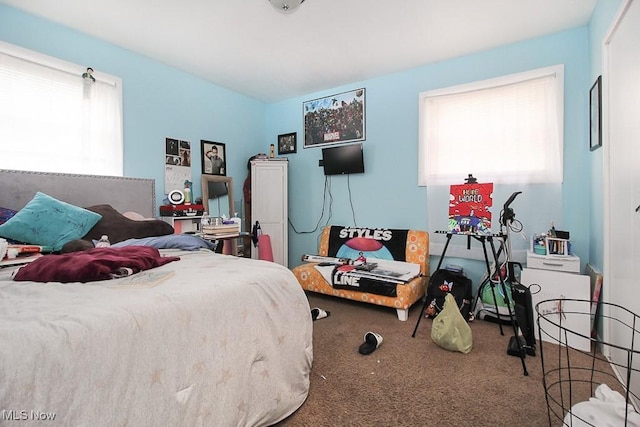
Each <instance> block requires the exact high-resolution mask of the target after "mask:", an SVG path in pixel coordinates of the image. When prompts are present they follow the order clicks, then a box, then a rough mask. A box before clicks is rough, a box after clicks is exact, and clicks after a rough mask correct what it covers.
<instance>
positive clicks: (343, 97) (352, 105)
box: [302, 88, 366, 148]
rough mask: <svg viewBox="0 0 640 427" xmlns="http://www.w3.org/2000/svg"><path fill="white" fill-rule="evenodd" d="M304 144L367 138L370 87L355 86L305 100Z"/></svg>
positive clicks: (336, 142)
mask: <svg viewBox="0 0 640 427" xmlns="http://www.w3.org/2000/svg"><path fill="white" fill-rule="evenodd" d="M302 115H303V122H304V148H311V147H319V146H323V145H328V144H338V143H346V142H355V141H364V140H365V139H366V123H365V122H366V90H365V88H359V89H354V90H351V91H348V92H342V93H337V94H335V95H331V96H325V97H323V98H317V99H312V100H310V101H305V102H303V103H302Z"/></svg>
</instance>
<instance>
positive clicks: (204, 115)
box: [0, 5, 266, 203]
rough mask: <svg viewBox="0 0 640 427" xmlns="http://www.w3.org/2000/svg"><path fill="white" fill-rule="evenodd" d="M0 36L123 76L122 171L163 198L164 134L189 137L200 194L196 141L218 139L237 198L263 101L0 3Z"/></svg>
mask: <svg viewBox="0 0 640 427" xmlns="http://www.w3.org/2000/svg"><path fill="white" fill-rule="evenodd" d="M0 40H3V41H6V42H8V43H12V44H15V45H19V46H22V47H24V48H27V49H31V50H34V51H37V52H41V53H44V54H46V55H50V56H54V57H57V58H61V59H64V60H66V61H70V62H74V63H77V64H86V65H87V66H91V67H93V68H94V69H95V70H96V71H102V72H105V73H109V74H113V75H115V76H118V77H121V78H122V80H123V96H124V156H125V175H126V176H136V177H145V178H154V179H156V193H157V199H158V203H160V202H161V200H162V198H163V196H164V166H163V165H164V139H165V138H166V137H170V138H177V139H182V140H187V141H191V145H192V169H191V171H192V180H193V181H194V195H195V196H196V197H197V196H200V195H201V194H202V193H201V186H200V176H201V162H200V159H201V153H200V140H201V139H205V140H210V141H217V142H223V143H225V144H226V154H227V168H228V171H227V175H228V176H232V177H234V178H235V179H234V184H235V188H234V192H235V195H234V198H235V199H236V200H239V199H240V198H241V197H242V192H241V189H242V182H243V180H244V178H245V176H246V160H247V158H248V157H249V156H251V155H252V154H253V153H255V152H256V151H257V150H258V149H259V148H261V147H262V146H263V145H264V144H265V143H266V141H265V139H264V135H265V133H264V129H265V120H266V105H265V104H264V103H262V102H259V101H257V100H254V99H251V98H248V97H246V96H243V95H240V94H238V93H235V92H232V91H229V90H227V89H225V88H222V87H219V86H216V85H214V84H212V83H210V82H207V81H205V80H202V79H199V78H197V77H194V76H192V75H190V74H188V73H185V72H182V71H179V70H177V69H175V68H172V67H168V66H165V65H163V64H161V63H159V62H157V61H153V60H151V59H149V58H147V57H144V56H141V55H137V54H134V53H132V52H130V51H128V50H125V49H122V48H119V47H117V46H114V45H112V44H109V43H105V42H104V41H101V40H98V39H96V38H93V37H90V36H87V35H85V34H81V33H78V32H76V31H73V30H70V29H68V28H66V27H63V26H60V25H58V24H55V23H52V22H50V21H46V20H43V19H40V18H37V17H34V16H32V15H28V14H25V13H23V12H20V11H18V10H16V9H13V8H10V7H6V6H2V5H0Z"/></svg>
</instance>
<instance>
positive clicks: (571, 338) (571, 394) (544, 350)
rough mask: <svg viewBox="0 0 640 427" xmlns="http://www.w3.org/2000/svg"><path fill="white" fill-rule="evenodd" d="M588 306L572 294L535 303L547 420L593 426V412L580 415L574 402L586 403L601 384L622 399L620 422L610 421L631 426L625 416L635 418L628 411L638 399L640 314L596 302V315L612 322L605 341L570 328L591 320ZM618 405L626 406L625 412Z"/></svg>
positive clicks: (589, 322) (634, 405) (588, 322)
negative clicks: (586, 349) (597, 313)
mask: <svg viewBox="0 0 640 427" xmlns="http://www.w3.org/2000/svg"><path fill="white" fill-rule="evenodd" d="M576 307H577V308H578V309H576ZM590 307H591V301H584V300H574V299H549V300H544V301H541V302H539V303H538V304H536V307H535V309H536V313H537V321H536V322H537V326H538V339H539V348H540V358H541V362H542V382H543V385H544V391H545V398H546V401H547V412H548V416H549V425H550V426H551V425H554V426H555V425H564V426H597V425H598V424H597V421H594V419H597V417H595V418H594V417H592V416H591V415H592V414H585V411H584V409H585V406H584V404H581V405H583V406H578V407H576V406H575V405H576V404H579V403H581V402H588V401H589V399H590V398H591V397H593V396H594V394H595V393H596V389H597V388H598V386H600V385H601V384H606V386H608V387H609V388H610V389H611V390H614V391H615V392H618V393H620V394H621V396H622V398H624V402H620V407H621V410H620V411H619V416H620V423H618V424H616V425H624V426H627V425H636V424H632V423H631V422H630V419H633V420H636V419H638V418H636V417H640V415H639V414H637V413H635V411H634V410H633V407H636V408H637V407H638V406H637V404H638V403H639V402H640V399H638V394H640V375H639V368H640V317H638V316H637V315H636V314H634V313H633V312H631V311H629V310H627V309H626V308H624V307H622V306H620V305H617V304H611V303H606V302H602V303H601V310H599V312H600V313H603V315H602V316H601V317H600V319H608V321H609V322H610V325H611V326H612V328H611V331H612V333H611V334H610V335H611V337H610V338H608V341H609V342H606V341H604V340H601V339H598V338H595V337H592V336H587V335H585V334H584V333H580V332H577V329H576V328H574V326H575V325H576V324H580V325H584V324H585V323H584V322H587V323H586V324H588V325H592V324H593V321H594V320H595V313H592V312H591V309H590ZM584 308H586V310H583V309H584ZM578 329H579V328H578ZM613 331H615V332H613ZM594 336H595V334H594ZM585 343H586V348H588V349H589V350H588V351H585V349H584V348H585ZM576 344H580V345H576ZM576 347H577V348H576ZM579 348H581V349H579ZM618 397H619V396H618ZM624 404H627V405H632V406H628V407H627V408H628V409H629V410H628V411H625V410H624V407H625V406H624ZM589 408H591V407H589ZM578 409H579V410H578ZM596 415H598V414H596ZM600 425H602V424H600Z"/></svg>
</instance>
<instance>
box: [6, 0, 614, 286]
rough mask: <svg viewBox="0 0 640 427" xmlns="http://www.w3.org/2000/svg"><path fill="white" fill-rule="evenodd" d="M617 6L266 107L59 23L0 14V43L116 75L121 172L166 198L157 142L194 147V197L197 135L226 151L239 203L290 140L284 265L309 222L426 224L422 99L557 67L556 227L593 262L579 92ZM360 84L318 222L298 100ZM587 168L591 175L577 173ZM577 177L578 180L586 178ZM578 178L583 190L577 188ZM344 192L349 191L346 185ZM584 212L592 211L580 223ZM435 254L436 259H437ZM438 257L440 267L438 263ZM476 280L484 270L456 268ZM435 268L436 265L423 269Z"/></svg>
mask: <svg viewBox="0 0 640 427" xmlns="http://www.w3.org/2000/svg"><path fill="white" fill-rule="evenodd" d="M621 3H622V0H600V1H599V2H598V5H597V6H596V9H595V11H594V16H593V17H592V20H591V22H590V25H589V27H588V28H580V29H576V30H572V31H567V32H563V33H559V34H555V35H552V36H548V37H542V38H538V39H534V40H530V41H526V42H522V43H517V44H513V45H509V46H504V47H501V48H498V49H493V50H490V51H485V52H480V53H476V54H473V55H468V56H465V57H461V58H457V59H453V60H449V61H443V62H440V63H435V64H430V65H426V66H424V67H419V68H416V69H412V70H407V71H405V72H401V73H396V74H391V75H387V76H384V77H380V78H376V79H371V80H367V81H362V82H357V83H353V84H349V85H346V86H341V87H336V88H332V89H330V90H327V91H323V92H318V93H312V94H308V95H305V96H303V97H299V98H295V99H290V100H286V101H283V102H279V103H275V104H270V105H265V104H263V103H261V102H259V101H256V100H253V99H251V98H248V97H245V96H243V95H240V94H237V93H234V92H231V91H228V90H226V89H224V88H221V87H219V86H216V85H213V84H211V83H209V82H206V81H204V80H201V79H198V78H196V77H193V76H191V75H189V74H187V73H184V72H182V71H179V70H176V69H174V68H171V67H168V66H165V65H163V64H161V63H159V62H156V61H153V60H150V59H148V58H146V57H143V56H140V55H136V54H134V53H132V52H130V51H127V50H124V49H121V48H119V47H116V46H113V45H111V44H108V43H105V42H103V41H100V40H97V39H95V38H92V37H90V36H87V35H83V34H80V33H77V32H75V31H72V30H69V29H67V28H65V27H62V26H60V25H57V24H54V23H51V22H49V21H46V20H43V19H40V18H36V17H34V16H31V15H28V14H25V13H22V12H20V11H17V10H16V9H13V8H10V7H6V6H0V40H4V41H7V42H9V43H14V44H17V45H20V46H23V47H26V48H28V49H32V50H36V51H39V52H43V53H45V54H48V55H52V56H56V57H59V58H62V59H65V60H68V61H72V62H76V63H79V64H87V65H90V66H92V67H94V68H96V69H97V70H101V71H104V72H107V73H110V74H114V75H117V76H120V77H122V78H123V85H124V131H125V173H126V175H129V176H143V177H152V178H155V179H156V180H157V182H158V186H157V187H158V197H161V195H162V193H163V167H162V161H163V153H162V150H163V141H164V138H165V137H174V138H179V139H186V140H189V141H191V142H192V145H193V155H192V157H193V159H192V160H193V169H192V171H193V178H194V181H195V188H194V190H195V191H194V192H195V195H196V196H197V195H198V194H200V186H199V176H200V144H199V141H200V139H208V140H213V141H219V142H224V143H226V144H227V154H228V157H229V158H228V161H229V165H228V166H229V167H228V169H229V172H228V173H229V175H230V176H234V178H235V187H236V188H235V199H236V200H237V199H239V198H240V197H241V193H240V188H241V183H242V181H243V179H244V176H245V174H246V159H247V158H248V157H249V156H250V155H252V154H254V153H256V152H265V153H268V151H269V144H271V143H275V141H276V137H277V135H278V134H281V133H288V132H298V152H297V154H292V155H288V157H289V159H290V181H289V200H290V203H289V206H290V215H289V216H290V219H291V222H292V224H293V226H294V227H295V228H296V229H297V230H298V231H303V232H310V233H308V234H296V233H294V232H291V233H290V254H289V256H290V259H291V260H292V261H291V263H292V265H296V264H298V263H299V261H297V260H298V259H299V257H300V255H301V254H303V253H315V252H316V250H317V249H316V247H317V236H318V232H317V231H313V230H316V229H317V225H320V226H321V225H324V224H325V223H335V224H353V223H354V219H353V216H352V213H351V208H350V203H349V191H350V192H351V195H352V200H353V205H354V209H355V223H357V224H358V225H363V226H378V225H379V226H385V227H398V228H400V227H410V228H426V227H427V209H426V205H427V200H426V191H425V189H424V188H423V187H418V186H417V167H418V163H417V144H418V136H417V129H418V94H419V92H422V91H426V90H430V89H435V88H440V87H447V86H451V85H456V84H461V83H466V82H472V81H477V80H482V79H486V78H491V77H495V76H500V75H505V74H510V73H515V72H520V71H525V70H529V69H533V68H539V67H543V66H548V65H553V64H557V63H563V64H565V114H566V122H565V184H564V189H565V199H564V218H563V223H564V224H568V225H569V227H570V229H571V231H572V235H573V236H574V240H575V243H576V248H578V250H579V251H580V252H581V254H582V256H583V262H584V261H585V260H584V258H588V259H589V260H590V261H591V262H592V263H593V264H594V265H596V266H601V265H602V259H603V255H602V248H601V245H600V242H601V241H602V200H603V196H602V194H603V189H602V179H601V176H602V151H603V150H598V151H596V152H593V153H589V152H588V148H587V147H588V137H589V135H588V88H589V87H590V85H591V83H592V81H593V80H594V79H595V76H597V75H598V74H601V54H602V53H601V52H602V51H601V42H602V38H603V37H604V34H605V33H606V30H607V29H608V27H609V25H610V21H611V20H612V18H613V16H614V15H615V13H616V12H617V9H618V7H619V5H620V4H621ZM358 87H365V88H366V89H367V117H366V118H367V140H366V141H365V142H364V144H365V163H366V173H365V174H363V175H353V176H351V177H349V178H347V177H334V178H332V179H331V184H332V185H331V187H332V192H331V194H332V197H333V204H332V208H331V212H330V214H331V217H329V211H328V206H325V211H324V215H322V207H323V194H324V185H325V178H324V175H323V173H322V168H320V167H318V160H319V159H320V156H321V154H320V149H319V148H311V149H304V148H303V129H302V102H304V101H307V100H310V99H314V98H317V97H322V96H327V95H331V94H334V93H338V92H342V91H345V90H352V89H354V88H358ZM589 170H593V174H594V177H595V176H597V177H598V178H597V179H596V178H594V179H591V178H590V176H589V175H590V174H589V173H588V172H587V173H586V174H585V171H589ZM585 177H586V181H585ZM585 182H588V183H590V184H589V185H585ZM347 184H348V185H347ZM585 212H591V214H590V215H585ZM436 258H437V257H436ZM436 261H437V260H436ZM460 261H461V262H458V263H460V264H463V265H465V266H468V267H469V268H470V269H471V270H472V271H474V272H475V274H476V275H480V274H481V273H482V269H483V267H482V266H481V265H479V263H477V262H468V261H464V260H460ZM432 265H434V266H435V262H433V263H432Z"/></svg>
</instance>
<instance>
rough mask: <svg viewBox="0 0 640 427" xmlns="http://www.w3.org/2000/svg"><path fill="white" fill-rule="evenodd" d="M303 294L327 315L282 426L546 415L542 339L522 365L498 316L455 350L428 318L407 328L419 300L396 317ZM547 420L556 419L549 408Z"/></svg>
mask: <svg viewBox="0 0 640 427" xmlns="http://www.w3.org/2000/svg"><path fill="white" fill-rule="evenodd" d="M308 298H309V304H310V306H311V307H321V308H323V309H325V310H328V311H330V312H331V315H330V316H329V317H327V318H324V319H320V320H316V321H315V322H314V323H313V326H314V337H313V345H314V361H313V368H312V371H311V388H310V391H309V396H308V398H307V400H306V402H305V403H304V404H303V405H302V406H301V407H300V409H298V410H297V411H296V412H295V413H293V414H292V415H291V416H290V417H288V418H287V419H285V420H284V421H282V422H281V423H279V424H278V425H279V426H350V425H353V426H422V425H425V426H426V425H433V426H545V425H549V416H548V412H547V403H546V399H545V391H544V386H543V380H542V363H541V356H540V345H539V344H538V351H537V353H536V356H534V357H531V356H527V357H526V358H525V363H526V368H527V370H528V372H529V375H528V376H525V375H523V367H522V363H521V360H520V358H519V357H514V356H509V355H507V353H506V349H507V346H508V342H509V338H510V337H511V336H512V335H513V331H512V329H511V326H503V329H504V335H501V334H500V326H499V325H498V324H495V323H491V322H487V321H482V320H476V321H474V322H471V323H470V326H471V329H472V333H473V340H474V342H473V350H472V351H471V352H470V353H469V354H462V353H458V352H450V351H447V350H444V349H442V348H440V347H438V346H437V345H436V344H435V343H433V341H432V340H431V337H430V331H431V322H432V320H431V319H423V320H422V321H421V323H420V326H419V329H418V332H417V334H416V337H415V338H412V337H411V334H412V332H413V329H414V327H415V323H416V320H417V316H418V312H419V311H420V308H421V303H418V304H416V305H414V307H413V308H412V309H411V311H410V315H409V320H408V321H406V322H400V321H399V320H398V318H397V316H396V311H395V310H394V309H390V308H385V307H379V306H374V305H370V304H363V303H358V302H353V301H349V300H344V299H339V298H333V297H327V296H323V295H318V294H312V293H309V294H308ZM367 331H374V332H377V333H379V334H380V335H382V337H383V339H384V341H383V343H382V345H381V346H380V348H378V349H377V350H375V351H374V352H373V353H372V354H370V355H367V356H363V355H361V354H360V353H359V352H358V347H359V346H360V344H361V343H362V342H363V336H364V334H365V333H366V332H367ZM543 345H544V346H545V347H544V351H545V358H546V359H545V363H546V366H545V368H546V369H545V372H548V369H551V366H552V365H554V364H555V366H557V364H558V357H557V355H558V352H557V351H553V350H554V349H557V348H558V347H556V346H552V345H550V344H547V343H544V344H543ZM547 355H553V357H551V356H547ZM547 359H550V360H547ZM553 359H556V360H555V361H554V360H553ZM603 369H604V370H608V371H610V369H609V368H608V366H604V367H603ZM609 385H611V384H609ZM612 387H613V385H612ZM590 393H591V390H590V387H589V385H588V384H587V385H586V386H585V387H582V389H580V390H578V387H574V390H573V396H572V397H573V398H574V402H578V401H581V400H586V399H588V397H589V396H590ZM559 413H560V414H562V408H560V409H559ZM552 421H553V425H560V424H561V422H560V421H559V420H558V419H557V418H555V416H554V417H553V418H552Z"/></svg>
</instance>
